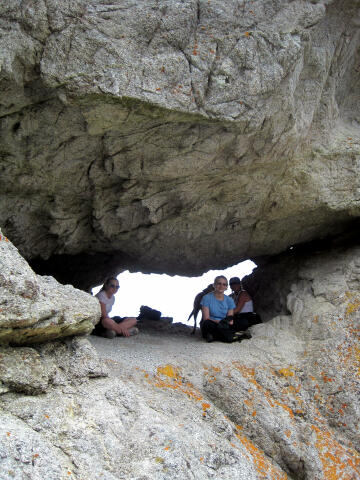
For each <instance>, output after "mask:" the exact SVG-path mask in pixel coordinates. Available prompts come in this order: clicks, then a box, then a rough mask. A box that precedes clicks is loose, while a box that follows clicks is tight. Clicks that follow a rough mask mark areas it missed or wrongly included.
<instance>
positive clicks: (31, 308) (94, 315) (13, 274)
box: [0, 230, 100, 367]
mask: <svg viewBox="0 0 360 480" xmlns="http://www.w3.org/2000/svg"><path fill="white" fill-rule="evenodd" d="M99 319H100V306H99V302H98V300H97V299H96V298H94V297H92V296H91V295H89V294H88V293H85V292H83V291H81V290H77V289H75V288H74V287H73V286H71V285H61V284H60V283H58V282H57V281H56V280H55V279H54V278H52V277H42V276H40V275H37V274H36V273H34V272H33V270H32V269H31V268H30V267H29V265H28V263H27V262H26V261H25V260H24V259H23V258H22V257H21V255H20V254H19V252H18V250H17V249H16V248H15V247H14V245H12V243H11V242H10V240H9V239H8V238H7V237H6V236H4V235H3V233H2V231H1V230H0V344H12V345H24V344H31V343H41V342H45V341H49V340H52V339H57V338H62V337H68V336H72V335H81V334H86V333H90V332H91V331H92V329H93V328H94V325H95V324H96V323H97V322H98V321H99ZM15 367H16V362H15Z"/></svg>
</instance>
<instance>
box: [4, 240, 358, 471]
mask: <svg viewBox="0 0 360 480" xmlns="http://www.w3.org/2000/svg"><path fill="white" fill-rule="evenodd" d="M359 268H360V264H359V248H353V247H352V248H347V249H345V248H344V247H342V248H338V249H333V250H332V251H331V252H326V251H324V252H320V251H319V252H318V253H316V254H309V253H306V254H304V253H303V252H300V253H299V252H298V251H297V250H296V249H294V251H292V252H291V253H289V254H288V255H287V256H286V257H285V255H282V256H280V257H279V258H278V259H276V260H275V259H273V260H272V262H271V264H270V263H268V264H267V265H266V266H263V267H259V268H258V269H257V270H256V271H255V275H254V277H253V278H251V280H252V282H253V283H252V284H250V279H247V283H248V284H249V285H250V286H252V288H255V287H256V288H257V292H256V294H255V300H256V302H257V305H259V310H260V311H262V310H261V308H264V305H265V304H266V303H267V304H268V305H269V312H270V316H271V317H273V318H271V320H269V321H268V322H266V323H264V324H259V325H255V326H253V327H252V328H251V333H252V338H251V339H250V340H245V341H243V342H241V343H240V344H239V343H234V344H223V343H220V342H215V343H212V344H207V343H206V342H204V341H203V340H202V339H201V338H200V337H198V336H197V335H195V336H194V335H190V330H191V328H188V330H189V332H187V333H186V332H185V331H182V330H180V329H179V328H177V326H176V325H172V324H168V326H167V327H166V328H163V329H161V331H160V330H159V329H152V327H151V325H150V324H149V323H148V324H144V325H143V326H141V331H140V334H139V335H138V336H135V337H131V338H127V339H124V338H121V337H119V338H116V339H114V340H108V339H105V338H100V337H90V340H91V343H92V344H93V346H95V347H96V350H97V351H95V349H93V348H92V347H91V346H90V344H89V342H88V340H87V339H86V338H79V339H69V340H62V341H57V342H53V343H52V342H49V343H45V344H42V345H37V346H35V345H34V346H33V347H31V348H30V347H26V348H25V347H18V348H16V349H14V348H10V347H3V348H2V349H1V352H0V355H1V356H0V381H1V390H0V393H1V395H0V409H1V412H0V413H1V417H2V421H1V423H0V458H1V460H2V461H1V463H0V477H4V478H8V477H9V478H15V479H17V480H23V479H24V478H29V479H31V480H35V479H36V480H37V479H39V480H40V479H43V478H49V479H52V478H54V480H55V479H59V478H60V479H62V478H73V479H74V480H83V479H86V480H98V479H99V478H105V479H108V480H115V479H116V480H118V479H124V480H125V479H126V480H127V479H133V480H145V479H147V480H150V479H151V480H152V479H159V480H168V479H169V478H179V479H180V480H187V479H190V478H192V479H196V480H202V479H204V478H212V479H214V480H223V479H224V478H229V479H233V478H236V479H244V480H260V479H268V480H270V479H271V480H274V479H276V480H285V479H289V480H298V479H304V480H330V479H339V480H340V479H341V480H348V479H356V478H358V476H359V468H360V453H359V451H358V446H359V440H360V430H359V429H360V424H359V420H360V409H359V402H358V395H359V391H360V377H359V360H360V359H359V321H360V271H359ZM280 279H281V280H282V282H283V283H281V282H280ZM281 285H282V291H281V295H280V299H281V301H280V302H279V303H280V304H281V306H280V307H279V305H278V304H276V303H275V302H271V301H270V300H271V298H272V297H273V296H274V295H275V294H276V291H277V290H276V289H277V288H279V286H281ZM265 286H267V287H266V288H265ZM285 305H286V307H285ZM276 313H277V314H278V315H277V316H275V317H274V315H275V314H276ZM264 319H266V318H265V315H264ZM183 330H186V327H185V326H183ZM97 352H98V353H97ZM98 354H99V355H100V356H101V358H102V360H103V362H102V361H101V360H99V358H98ZM16 364H17V367H18V368H16ZM105 365H106V367H105ZM106 374H108V375H109V376H108V378H93V377H104V376H105V375H106Z"/></svg>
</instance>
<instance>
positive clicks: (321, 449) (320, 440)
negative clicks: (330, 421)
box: [311, 425, 360, 480]
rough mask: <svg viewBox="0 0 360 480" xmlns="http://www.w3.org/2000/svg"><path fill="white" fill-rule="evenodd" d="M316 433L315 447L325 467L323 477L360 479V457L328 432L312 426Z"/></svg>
mask: <svg viewBox="0 0 360 480" xmlns="http://www.w3.org/2000/svg"><path fill="white" fill-rule="evenodd" d="M311 429H312V430H313V431H314V432H315V435H316V443H315V447H316V448H317V451H318V453H319V458H320V460H321V463H322V467H323V475H324V478H326V479H327V480H351V479H354V478H359V475H360V456H359V454H358V453H357V452H356V451H355V450H352V449H349V448H348V449H346V450H345V448H344V447H342V446H341V445H340V444H339V443H338V442H337V441H336V440H335V438H334V437H333V435H332V434H331V433H330V432H329V431H327V430H322V429H321V430H320V428H319V427H317V426H315V425H312V426H311Z"/></svg>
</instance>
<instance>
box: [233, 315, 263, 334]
mask: <svg viewBox="0 0 360 480" xmlns="http://www.w3.org/2000/svg"><path fill="white" fill-rule="evenodd" d="M257 323H262V321H261V318H260V315H258V314H257V313H253V312H247V313H235V314H234V324H233V326H232V328H233V330H234V331H235V332H238V331H240V330H242V331H245V330H247V329H248V328H249V327H252V326H253V325H256V324H257Z"/></svg>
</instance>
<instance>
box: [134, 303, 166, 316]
mask: <svg viewBox="0 0 360 480" xmlns="http://www.w3.org/2000/svg"><path fill="white" fill-rule="evenodd" d="M143 318H146V319H147V320H160V318H161V312H159V310H154V309H153V308H150V307H148V306H146V305H142V306H141V307H140V314H139V315H138V317H137V319H138V320H142V319H143Z"/></svg>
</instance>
